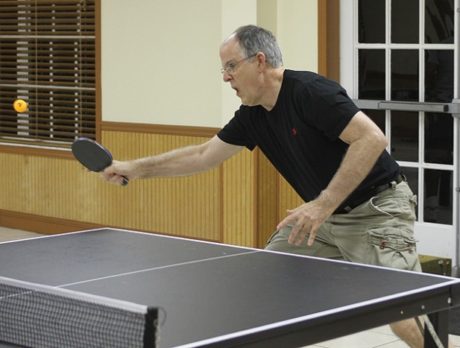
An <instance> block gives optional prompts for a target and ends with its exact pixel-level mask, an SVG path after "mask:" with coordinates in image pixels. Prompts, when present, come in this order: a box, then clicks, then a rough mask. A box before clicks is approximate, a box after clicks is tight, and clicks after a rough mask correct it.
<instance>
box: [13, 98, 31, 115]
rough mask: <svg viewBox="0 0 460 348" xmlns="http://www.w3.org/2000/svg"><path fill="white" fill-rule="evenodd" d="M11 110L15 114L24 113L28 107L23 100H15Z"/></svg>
mask: <svg viewBox="0 0 460 348" xmlns="http://www.w3.org/2000/svg"><path fill="white" fill-rule="evenodd" d="M13 108H14V110H15V111H16V112H25V111H27V110H28V109H29V105H28V104H27V102H26V101H25V100H23V99H16V100H15V101H14V103H13Z"/></svg>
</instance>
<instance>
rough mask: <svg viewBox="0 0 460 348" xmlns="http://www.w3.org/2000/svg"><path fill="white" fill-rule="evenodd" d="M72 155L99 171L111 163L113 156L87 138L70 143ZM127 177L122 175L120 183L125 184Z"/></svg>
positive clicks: (88, 166)
mask: <svg viewBox="0 0 460 348" xmlns="http://www.w3.org/2000/svg"><path fill="white" fill-rule="evenodd" d="M72 153H73V155H74V157H75V158H76V159H77V160H78V161H79V162H80V163H81V164H82V165H83V166H85V167H86V168H87V169H89V170H91V171H92V172H101V171H103V170H104V169H105V168H107V167H108V166H110V165H111V164H112V161H113V157H112V154H111V153H110V151H109V150H107V149H106V148H105V147H104V146H102V145H101V144H99V143H98V142H96V141H94V140H92V139H89V138H83V137H82V138H78V139H77V140H75V141H74V142H73V144H72ZM128 182H129V179H128V178H127V177H124V176H123V182H122V185H123V186H124V185H127V184H128Z"/></svg>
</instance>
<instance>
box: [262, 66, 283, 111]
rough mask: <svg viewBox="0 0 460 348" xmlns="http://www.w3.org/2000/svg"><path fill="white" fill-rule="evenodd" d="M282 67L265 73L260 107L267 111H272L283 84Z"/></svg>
mask: <svg viewBox="0 0 460 348" xmlns="http://www.w3.org/2000/svg"><path fill="white" fill-rule="evenodd" d="M283 76H284V67H281V68H276V69H270V70H269V71H268V72H267V76H266V79H265V85H264V89H265V91H264V96H263V100H262V102H261V103H260V105H261V106H262V107H263V108H264V109H266V110H267V111H270V110H272V109H273V108H274V107H275V105H276V102H277V100H278V96H279V93H280V90H281V85H282V84H283Z"/></svg>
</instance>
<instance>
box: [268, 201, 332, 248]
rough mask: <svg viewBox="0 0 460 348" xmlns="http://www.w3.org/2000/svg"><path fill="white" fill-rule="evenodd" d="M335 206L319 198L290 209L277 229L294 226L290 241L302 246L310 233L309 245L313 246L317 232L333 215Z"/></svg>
mask: <svg viewBox="0 0 460 348" xmlns="http://www.w3.org/2000/svg"><path fill="white" fill-rule="evenodd" d="M333 211H334V210H333V208H331V206H330V205H329V204H327V202H325V201H324V200H323V199H321V198H318V199H315V200H313V201H311V202H308V203H304V204H302V205H301V206H299V207H297V208H295V209H292V210H288V211H287V212H288V216H286V217H285V218H284V220H283V221H281V222H280V223H279V224H278V226H277V229H278V230H280V229H281V228H283V227H286V226H287V225H291V226H292V230H291V234H290V235H289V239H288V242H289V243H290V244H295V245H297V246H300V245H301V244H302V243H303V241H304V240H305V237H306V236H307V235H308V241H307V245H308V246H312V245H313V242H314V241H315V238H316V232H317V231H318V228H319V227H320V226H321V224H322V223H323V222H324V221H326V219H327V218H328V217H329V216H331V215H332V213H333Z"/></svg>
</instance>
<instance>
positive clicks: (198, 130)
mask: <svg viewBox="0 0 460 348" xmlns="http://www.w3.org/2000/svg"><path fill="white" fill-rule="evenodd" d="M219 129H220V128H215V127H197V126H179V125H163V124H149V123H130V122H108V121H104V122H102V123H101V130H102V131H106V132H107V131H110V132H130V133H149V134H168V135H179V136H192V137H209V138H211V137H213V136H214V135H216V133H217V132H218V131H219Z"/></svg>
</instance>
